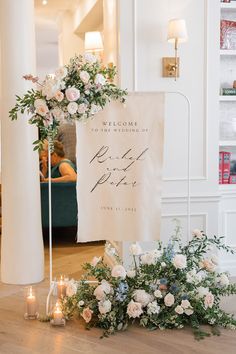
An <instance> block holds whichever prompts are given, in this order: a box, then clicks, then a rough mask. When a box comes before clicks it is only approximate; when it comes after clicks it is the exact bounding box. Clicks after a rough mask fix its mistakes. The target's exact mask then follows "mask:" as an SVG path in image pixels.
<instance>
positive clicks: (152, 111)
mask: <svg viewBox="0 0 236 354" xmlns="http://www.w3.org/2000/svg"><path fill="white" fill-rule="evenodd" d="M163 126H164V93H155V92H154V93H131V94H129V95H128V98H127V102H126V104H125V106H124V105H122V104H120V103H117V102H112V103H110V104H109V105H108V106H107V107H106V108H105V109H104V110H103V111H101V112H99V113H98V114H96V116H95V118H94V119H91V120H89V121H88V122H87V123H85V124H83V123H78V122H77V126H76V130H77V169H78V181H77V201H78V242H87V241H96V240H114V241H152V240H158V239H159V236H160V220H161V189H162V162H163V136H164V131H163Z"/></svg>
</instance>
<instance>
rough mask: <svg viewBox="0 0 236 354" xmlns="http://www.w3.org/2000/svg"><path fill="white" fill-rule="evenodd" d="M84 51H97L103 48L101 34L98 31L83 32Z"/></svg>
mask: <svg viewBox="0 0 236 354" xmlns="http://www.w3.org/2000/svg"><path fill="white" fill-rule="evenodd" d="M84 45H85V51H86V52H99V51H102V50H103V43H102V36H101V33H100V32H97V31H94V32H86V33H85V43H84Z"/></svg>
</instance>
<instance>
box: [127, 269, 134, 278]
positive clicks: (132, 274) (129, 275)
mask: <svg viewBox="0 0 236 354" xmlns="http://www.w3.org/2000/svg"><path fill="white" fill-rule="evenodd" d="M135 275H136V272H135V270H128V272H127V277H128V278H134V277H135Z"/></svg>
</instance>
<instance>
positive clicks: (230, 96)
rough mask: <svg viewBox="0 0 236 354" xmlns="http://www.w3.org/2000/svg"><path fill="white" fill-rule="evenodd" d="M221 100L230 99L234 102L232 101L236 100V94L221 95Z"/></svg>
mask: <svg viewBox="0 0 236 354" xmlns="http://www.w3.org/2000/svg"><path fill="white" fill-rule="evenodd" d="M219 100H220V101H229V102H232V101H236V95H235V96H234V95H225V96H224V95H220V96H219Z"/></svg>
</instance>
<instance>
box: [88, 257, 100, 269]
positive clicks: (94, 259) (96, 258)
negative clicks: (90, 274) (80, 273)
mask: <svg viewBox="0 0 236 354" xmlns="http://www.w3.org/2000/svg"><path fill="white" fill-rule="evenodd" d="M101 259H102V257H93V259H92V260H91V262H90V264H91V266H93V267H96V265H97V264H98V262H100V261H101Z"/></svg>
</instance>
